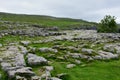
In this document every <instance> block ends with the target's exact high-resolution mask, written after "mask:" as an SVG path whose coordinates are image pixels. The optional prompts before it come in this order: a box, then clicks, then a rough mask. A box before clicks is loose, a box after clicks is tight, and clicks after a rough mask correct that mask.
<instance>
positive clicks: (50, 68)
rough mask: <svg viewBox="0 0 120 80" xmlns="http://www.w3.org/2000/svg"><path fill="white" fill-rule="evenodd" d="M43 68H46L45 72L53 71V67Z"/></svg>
mask: <svg viewBox="0 0 120 80" xmlns="http://www.w3.org/2000/svg"><path fill="white" fill-rule="evenodd" d="M45 68H46V70H47V71H52V70H54V68H53V66H45Z"/></svg>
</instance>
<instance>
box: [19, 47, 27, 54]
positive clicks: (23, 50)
mask: <svg viewBox="0 0 120 80" xmlns="http://www.w3.org/2000/svg"><path fill="white" fill-rule="evenodd" d="M19 48H20V50H21V53H22V54H27V53H28V50H27V48H26V47H24V46H19Z"/></svg>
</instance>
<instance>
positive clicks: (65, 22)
mask: <svg viewBox="0 0 120 80" xmlns="http://www.w3.org/2000/svg"><path fill="white" fill-rule="evenodd" d="M0 19H1V20H3V21H13V22H27V23H32V24H33V23H35V24H39V25H43V26H48V27H51V26H58V27H60V28H62V29H63V28H65V27H71V26H74V27H79V26H86V25H87V26H92V25H96V23H92V22H87V21H84V20H81V19H70V18H56V17H51V16H40V15H24V14H9V13H0Z"/></svg>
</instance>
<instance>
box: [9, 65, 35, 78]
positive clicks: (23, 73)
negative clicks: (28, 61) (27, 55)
mask: <svg viewBox="0 0 120 80" xmlns="http://www.w3.org/2000/svg"><path fill="white" fill-rule="evenodd" d="M7 73H8V77H9V78H10V79H12V78H14V77H15V76H16V75H18V76H24V77H31V76H35V73H34V72H32V71H31V68H30V67H23V68H19V69H16V70H9V71H8V72H7Z"/></svg>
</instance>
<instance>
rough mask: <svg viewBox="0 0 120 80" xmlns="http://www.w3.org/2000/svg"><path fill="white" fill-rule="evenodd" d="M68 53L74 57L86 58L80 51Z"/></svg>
mask: <svg viewBox="0 0 120 80" xmlns="http://www.w3.org/2000/svg"><path fill="white" fill-rule="evenodd" d="M69 55H70V56H71V57H73V58H75V59H80V58H81V59H88V56H86V55H83V54H80V53H69Z"/></svg>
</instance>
